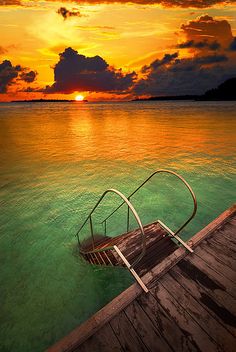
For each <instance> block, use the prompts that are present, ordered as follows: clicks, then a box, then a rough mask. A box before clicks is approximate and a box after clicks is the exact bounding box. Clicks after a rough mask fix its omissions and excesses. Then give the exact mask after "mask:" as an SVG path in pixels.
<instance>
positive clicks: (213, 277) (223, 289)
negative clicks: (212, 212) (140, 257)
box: [47, 206, 236, 352]
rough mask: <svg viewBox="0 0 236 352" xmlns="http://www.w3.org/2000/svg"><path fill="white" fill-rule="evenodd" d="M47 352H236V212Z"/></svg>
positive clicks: (232, 210) (221, 218)
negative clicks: (144, 285)
mask: <svg viewBox="0 0 236 352" xmlns="http://www.w3.org/2000/svg"><path fill="white" fill-rule="evenodd" d="M188 244H189V245H190V246H192V248H193V249H194V253H189V252H186V250H185V249H184V248H178V249H177V250H175V251H174V252H173V253H171V254H170V255H169V256H168V257H167V258H166V259H165V260H163V261H162V262H161V263H159V264H158V265H156V266H155V267H154V268H153V269H152V270H151V271H149V272H148V273H146V274H145V275H144V276H143V278H142V279H143V281H144V283H145V284H146V285H147V286H148V288H149V292H148V293H147V294H146V293H144V292H143V290H142V289H141V288H140V286H139V285H138V284H137V283H134V284H133V285H132V286H130V287H129V288H128V289H127V290H125V291H124V292H122V293H121V294H120V295H119V296H117V297H116V298H115V299H114V300H113V301H111V302H110V303H109V304H107V305H106V306H105V307H104V308H102V309H101V310H100V311H98V312H97V313H96V314H94V315H93V316H92V317H91V318H90V319H89V320H87V321H86V322H85V323H84V324H82V325H81V326H79V327H78V328H76V329H75V330H74V331H72V332H71V333H70V334H69V335H67V336H66V337H64V338H63V339H62V340H61V341H59V342H57V343H56V344H55V345H54V346H52V347H50V348H49V349H48V350H47V351H48V352H62V351H63V352H91V351H94V352H113V351H117V352H118V351H120V352H121V351H122V352H124V351H130V352H141V351H142V352H143V351H145V352H157V351H161V352H171V351H172V352H173V351H175V352H180V351H181V352H182V351H196V352H197V351H198V352H199V351H203V352H205V351H208V352H215V351H225V352H234V351H235V345H236V256H235V254H236V206H234V207H232V208H230V209H229V210H227V211H225V212H224V213H223V214H221V215H220V216H219V217H218V218H217V219H215V220H214V221H213V222H211V223H210V224H209V225H208V226H206V227H205V228H204V229H203V230H201V231H200V232H199V233H197V234H196V235H195V236H194V237H192V239H191V240H189V241H188Z"/></svg>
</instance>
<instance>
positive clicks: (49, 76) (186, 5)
mask: <svg viewBox="0 0 236 352" xmlns="http://www.w3.org/2000/svg"><path fill="white" fill-rule="evenodd" d="M0 28H1V29H0V33H1V41H0V101H10V100H13V99H14V100H16V99H38V98H45V99H49V98H53V99H58V98H63V99H74V98H75V97H76V95H78V94H80V95H83V96H85V97H86V98H87V99H89V100H110V99H121V100H127V99H130V98H133V97H147V96H153V95H174V94H201V93H204V92H205V91H206V90H207V89H210V88H213V87H215V86H217V85H218V84H219V83H221V82H223V81H224V80H225V79H227V78H230V77H235V76H236V38H235V36H236V1H220V0H219V1H217V0H206V1H203V0H186V1H183V0H163V1H161V0H159V1H155V0H149V1H148V0H147V1H146V0H137V1H133V2H127V1H122V0H121V1H120V2H119V1H118V2H113V1H109V0H107V1H106V2H103V1H99V0H96V1H95V0H88V1H85V2H82V1H69V0H68V1H66V0H65V1H63V2H60V1H36V0H26V1H23V0H22V1H20V0H0Z"/></svg>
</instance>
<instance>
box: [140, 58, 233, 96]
mask: <svg viewBox="0 0 236 352" xmlns="http://www.w3.org/2000/svg"><path fill="white" fill-rule="evenodd" d="M235 70H236V64H232V63H231V65H228V58H227V57H226V56H225V55H209V56H198V57H193V58H182V59H180V58H176V59H175V60H173V61H171V64H169V65H162V66H160V67H158V68H154V66H153V65H152V64H151V65H150V66H149V70H148V71H147V72H148V74H147V75H146V77H145V78H143V79H141V80H139V81H138V82H137V83H136V84H135V85H134V93H135V94H136V95H152V96H153V95H180V94H183V95H184V94H202V93H204V92H205V91H206V90H208V89H210V88H211V87H212V86H216V85H217V84H219V83H220V82H221V81H223V80H225V79H227V78H230V77H232V76H233V75H235Z"/></svg>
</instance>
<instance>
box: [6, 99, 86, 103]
mask: <svg viewBox="0 0 236 352" xmlns="http://www.w3.org/2000/svg"><path fill="white" fill-rule="evenodd" d="M87 102H88V100H87V99H83V100H76V99H31V100H12V101H11V103H87Z"/></svg>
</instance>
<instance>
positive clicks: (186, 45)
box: [176, 40, 221, 51]
mask: <svg viewBox="0 0 236 352" xmlns="http://www.w3.org/2000/svg"><path fill="white" fill-rule="evenodd" d="M176 48H178V49H190V48H193V49H199V50H201V49H209V50H212V51H216V50H219V49H220V48H221V45H220V43H218V42H217V41H216V40H214V41H212V42H210V43H209V42H208V41H207V40H203V41H201V42H195V41H194V40H188V41H186V42H183V43H180V44H178V45H177V46H176Z"/></svg>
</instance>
